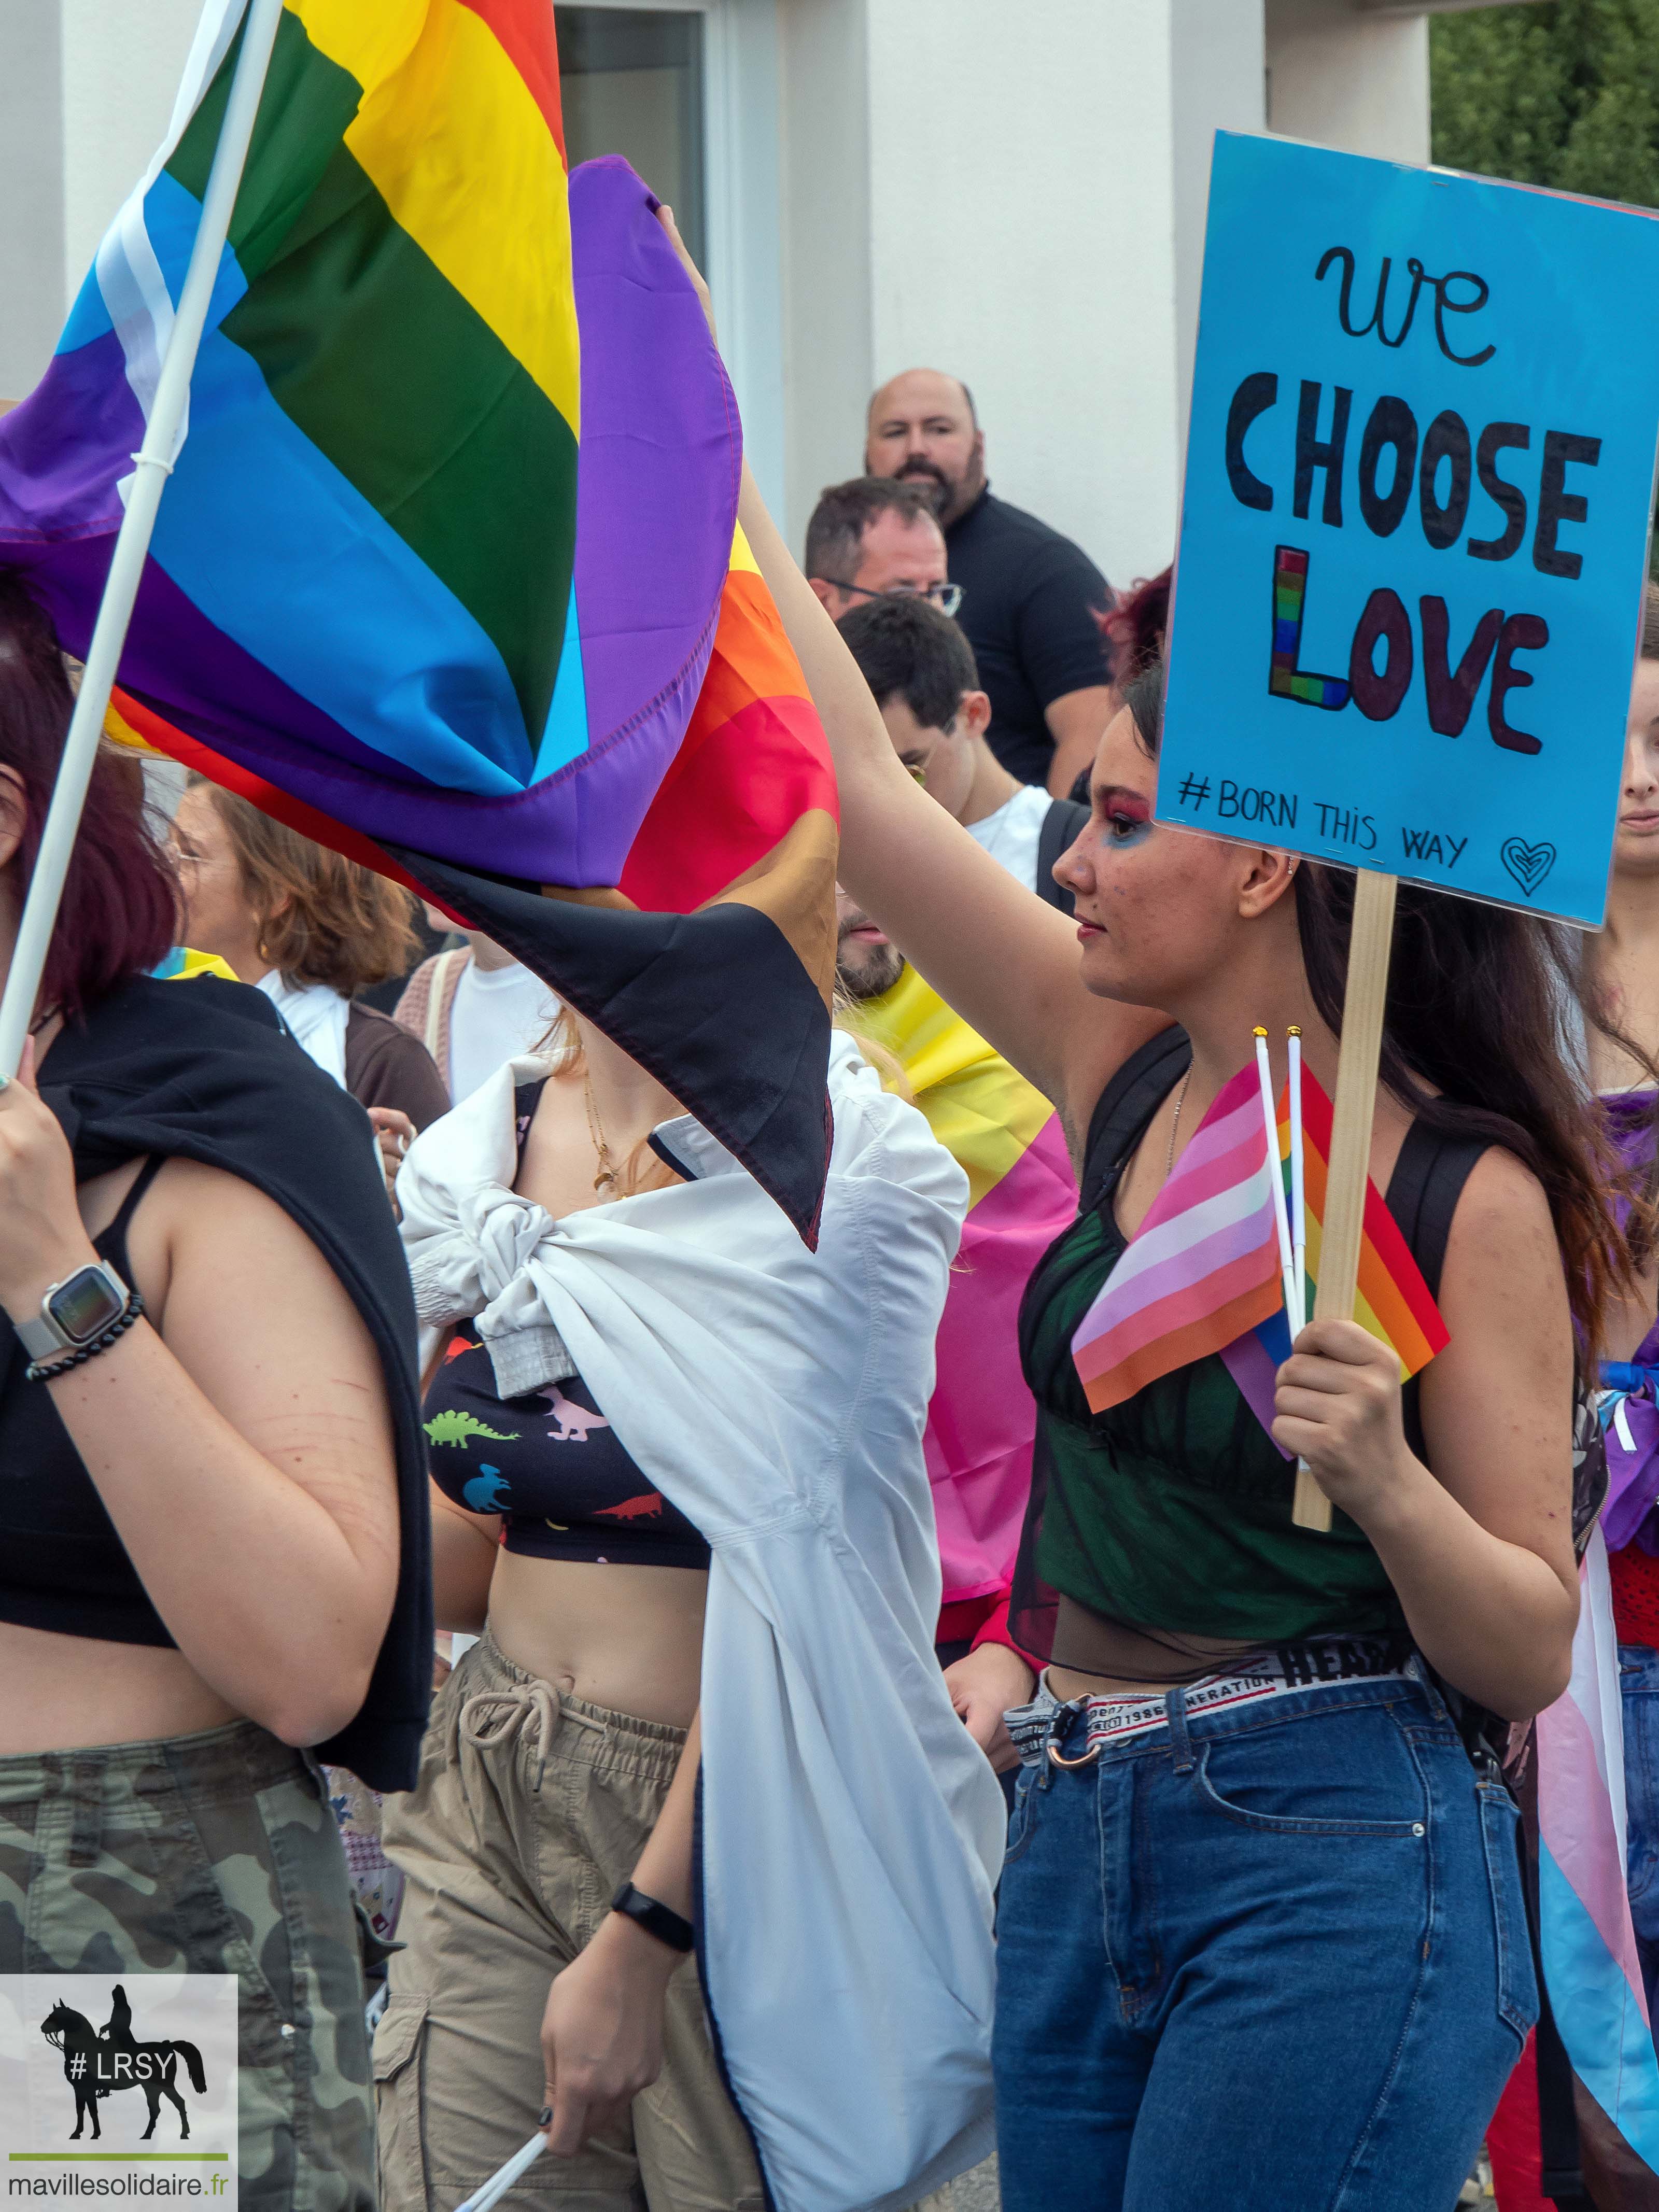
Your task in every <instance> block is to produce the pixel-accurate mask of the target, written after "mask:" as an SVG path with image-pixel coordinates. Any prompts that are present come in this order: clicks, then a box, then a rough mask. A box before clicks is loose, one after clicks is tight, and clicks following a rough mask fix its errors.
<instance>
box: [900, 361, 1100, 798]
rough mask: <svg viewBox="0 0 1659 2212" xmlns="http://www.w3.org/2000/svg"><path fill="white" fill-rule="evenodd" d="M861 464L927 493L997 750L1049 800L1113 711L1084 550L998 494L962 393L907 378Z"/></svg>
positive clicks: (920, 375) (945, 382)
mask: <svg viewBox="0 0 1659 2212" xmlns="http://www.w3.org/2000/svg"><path fill="white" fill-rule="evenodd" d="M865 466H866V469H867V470H868V471H869V473H870V474H871V475H872V476H873V477H898V478H899V479H900V480H901V481H902V482H904V483H920V484H926V485H929V486H931V487H932V488H933V494H934V498H935V501H936V504H937V507H938V512H939V524H940V527H941V528H942V529H943V530H944V532H945V547H946V550H947V552H948V555H949V558H950V564H951V582H952V583H953V584H960V585H961V586H962V587H963V598H962V605H961V607H960V609H959V611H958V612H957V621H958V622H959V623H960V624H961V625H962V628H963V630H964V632H965V633H966V635H967V637H968V641H969V644H970V645H971V646H972V647H973V648H974V657H975V659H976V660H977V662H978V663H979V672H980V681H981V684H983V686H984V688H985V690H986V691H987V693H988V694H989V696H990V700H991V709H992V718H991V727H990V732H989V735H990V743H991V750H993V752H994V753H995V755H996V757H997V758H998V759H999V760H1000V762H1001V763H1002V764H1003V766H1004V767H1005V768H1006V769H1008V770H1010V772H1011V773H1012V775H1017V776H1018V778H1019V779H1020V781H1022V782H1023V783H1040V784H1043V785H1046V786H1047V787H1048V790H1049V791H1051V792H1053V793H1054V795H1055V796H1056V797H1057V798H1063V797H1064V796H1065V795H1066V793H1067V792H1069V791H1070V789H1071V787H1072V784H1073V780H1074V779H1075V778H1076V776H1077V775H1079V772H1080V771H1081V770H1083V769H1086V768H1088V766H1089V765H1090V763H1091V761H1092V760H1093V758H1094V753H1095V747H1096V745H1097V744H1098V743H1099V740H1100V733H1101V732H1102V731H1103V729H1104V728H1105V726H1106V720H1107V715H1108V714H1109V710H1110V692H1109V688H1108V678H1109V667H1108V664H1107V658H1106V653H1105V648H1104V647H1103V642H1102V640H1101V635H1100V629H1099V626H1098V624H1097V623H1096V621H1095V616H1094V610H1096V609H1100V610H1102V611H1103V610H1104V609H1105V608H1107V607H1108V606H1109V605H1110V604H1111V599H1112V592H1111V586H1109V584H1108V583H1107V581H1106V579H1105V578H1104V577H1103V575H1102V574H1101V573H1100V571H1099V569H1098V568H1096V566H1095V564H1094V562H1092V561H1091V560H1090V558H1089V556H1088V555H1087V554H1086V553H1085V552H1084V551H1083V550H1082V548H1081V547H1080V546H1077V545H1074V544H1073V543H1072V541H1071V539H1070V538H1062V537H1061V536H1060V532H1058V531H1057V530H1051V529H1050V528H1049V527H1048V524H1047V523H1046V522H1039V521H1038V520H1037V519H1036V516H1035V515H1031V514H1027V513H1024V510H1023V509H1021V508H1019V507H1011V506H1010V505H1009V504H1008V502H1007V501H1006V500H1001V499H998V498H996V497H995V496H994V495H993V493H992V491H991V489H990V486H989V484H988V483H987V481H986V477H985V433H984V432H983V431H982V430H981V428H980V427H979V421H978V417H977V416H976V415H975V411H974V402H973V396H972V394H971V393H970V392H969V390H968V387H967V386H966V385H965V384H963V383H962V382H961V381H960V380H958V379H957V378H956V377H954V376H946V375H945V374H943V373H942V372H941V371H940V370H939V369H933V368H912V369H907V370H906V372H905V373H904V374H903V375H902V376H896V377H895V378H894V379H893V380H892V381H891V383H890V384H884V386H882V388H881V390H880V391H879V392H877V393H876V395H875V397H874V398H873V399H872V401H871V403H870V420H869V429H868V436H867V440H866V447H865Z"/></svg>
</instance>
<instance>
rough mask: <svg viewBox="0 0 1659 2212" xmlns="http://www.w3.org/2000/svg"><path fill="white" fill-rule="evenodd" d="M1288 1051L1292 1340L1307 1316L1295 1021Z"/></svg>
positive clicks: (1298, 1033) (1305, 1222)
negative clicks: (1293, 1269) (1293, 1280)
mask: <svg viewBox="0 0 1659 2212" xmlns="http://www.w3.org/2000/svg"><path fill="white" fill-rule="evenodd" d="M1285 1035H1286V1037H1287V1039H1288V1041H1289V1045H1290V1055H1291V1258H1292V1259H1293V1261H1295V1265H1296V1319H1295V1320H1294V1322H1292V1323H1291V1343H1292V1344H1294V1343H1295V1342H1296V1340H1297V1334H1298V1332H1299V1331H1300V1330H1301V1328H1303V1326H1304V1323H1305V1322H1306V1321H1307V1318H1308V1182H1307V1171H1306V1159H1305V1156H1304V1152H1303V1149H1302V1032H1301V1030H1299V1029H1298V1028H1297V1025H1296V1024H1295V1023H1294V1022H1292V1023H1291V1026H1290V1028H1289V1030H1287V1031H1286V1032H1285Z"/></svg>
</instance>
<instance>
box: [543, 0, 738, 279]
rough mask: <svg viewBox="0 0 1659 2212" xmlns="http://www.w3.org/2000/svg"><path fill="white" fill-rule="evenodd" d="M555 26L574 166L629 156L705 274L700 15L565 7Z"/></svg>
mask: <svg viewBox="0 0 1659 2212" xmlns="http://www.w3.org/2000/svg"><path fill="white" fill-rule="evenodd" d="M555 21H556V25H557V29H558V38H559V76H560V80H561V85H562V94H563V101H564V129H565V144H566V148H567V150H568V154H569V156H570V166H571V167H572V168H573V169H574V167H576V165H577V163H578V162H580V161H592V159H593V157H594V155H597V154H621V155H624V156H625V157H626V158H627V160H628V161H631V162H632V164H633V166H634V167H635V169H637V170H638V172H639V173H640V175H641V177H643V178H644V179H645V181H646V183H647V185H650V187H651V189H652V191H653V192H655V193H656V194H657V195H658V197H659V198H661V199H665V200H666V201H667V202H668V204H669V205H670V206H671V208H672V209H673V210H674V215H675V218H676V220H677V221H678V223H679V227H680V232H681V234H682V236H683V237H684V240H685V242H686V245H687V246H689V247H690V251H691V255H692V258H693V259H694V260H695V261H696V263H697V264H698V266H699V267H700V268H702V267H705V266H706V265H707V254H708V219H707V193H706V190H705V182H704V161H705V156H704V149H703V88H702V72H703V52H702V43H703V19H702V14H701V13H700V12H699V13H696V14H693V13H690V12H681V11H679V10H676V9H657V8H609V7H599V8H567V7H564V6H562V5H561V6H560V7H559V8H558V9H556V14H555Z"/></svg>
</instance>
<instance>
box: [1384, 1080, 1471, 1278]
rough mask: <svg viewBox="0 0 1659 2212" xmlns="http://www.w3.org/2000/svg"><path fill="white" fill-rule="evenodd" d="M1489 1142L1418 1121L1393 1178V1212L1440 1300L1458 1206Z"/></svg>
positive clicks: (1402, 1149)
mask: <svg viewBox="0 0 1659 2212" xmlns="http://www.w3.org/2000/svg"><path fill="white" fill-rule="evenodd" d="M1489 1141H1490V1140H1489V1139H1486V1138H1485V1137H1458V1136H1453V1135H1450V1134H1449V1133H1448V1132H1447V1131H1445V1130H1444V1129H1431V1128H1429V1127H1427V1126H1426V1125H1425V1123H1424V1122H1422V1121H1413V1123H1412V1125H1411V1127H1410V1128H1409V1129H1407V1132H1406V1141H1405V1143H1404V1144H1403V1145H1401V1147H1400V1155H1399V1158H1397V1159H1396V1160H1395V1164H1394V1173H1393V1174H1392V1175H1391V1176H1389V1192H1388V1207H1389V1212H1390V1213H1391V1214H1392V1215H1393V1216H1394V1218H1395V1225H1396V1226H1397V1228H1398V1229H1399V1231H1400V1233H1401V1236H1402V1237H1404V1238H1405V1240H1406V1242H1407V1244H1408V1245H1409V1246H1410V1248H1411V1254H1412V1257H1413V1259H1414V1260H1415V1261H1416V1262H1417V1264H1418V1266H1419V1268H1421V1270H1422V1273H1423V1279H1424V1281H1425V1283H1426V1284H1427V1285H1428V1286H1429V1295H1430V1297H1436V1298H1437V1297H1439V1295H1440V1270H1441V1268H1442V1267H1443V1266H1444V1265H1445V1260H1446V1239H1447V1238H1448V1237H1449V1236H1450V1235H1451V1225H1452V1216H1453V1214H1455V1212H1456V1211H1457V1201H1458V1200H1459V1199H1460V1198H1461V1197H1462V1194H1463V1186H1464V1184H1465V1183H1466V1182H1468V1179H1469V1177H1470V1176H1471V1175H1472V1174H1473V1173H1474V1164H1475V1162H1476V1161H1477V1160H1478V1159H1479V1158H1480V1155H1481V1154H1482V1152H1486V1150H1487V1149H1488V1146H1489Z"/></svg>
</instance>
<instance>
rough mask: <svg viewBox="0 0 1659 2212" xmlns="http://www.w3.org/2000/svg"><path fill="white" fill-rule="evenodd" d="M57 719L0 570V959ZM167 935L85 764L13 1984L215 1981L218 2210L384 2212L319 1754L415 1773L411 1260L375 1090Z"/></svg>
mask: <svg viewBox="0 0 1659 2212" xmlns="http://www.w3.org/2000/svg"><path fill="white" fill-rule="evenodd" d="M71 706H72V701H71V697H70V686H69V682H68V679H67V677H66V674H65V671H64V662H63V659H62V657H61V655H60V653H59V652H58V646H57V641H56V639H55V638H54V636H53V635H52V629H51V627H50V625H49V623H47V621H46V617H45V616H44V615H43V614H42V613H41V612H40V611H39V610H38V609H37V608H36V607H35V605H33V602H32V601H31V600H30V599H29V598H28V597H27V594H26V593H25V592H24V591H23V590H22V588H21V586H20V585H18V584H17V583H16V582H15V581H14V580H9V579H7V578H4V577H0V982H3V979H4V977H5V975H6V974H7V972H8V971H9V964H10V960H11V957H12V952H13V948H14V946H15V942H16V934H17V927H18V921H19V917H20V915H21V911H22V906H23V901H24V898H25V896H26V894H27V888H28V883H29V877H30V872H31V869H32V867H33V862H34V856H35V854H36V852H37V851H38V849H39V846H40V834H41V829H42V825H43V823H44V821H45V818H46V808H47V805H48V802H49V800H50V799H51V796H52V786H53V783H54V781H55V779H56V776H57V774H58V761H59V758H60V757H61V753H62V750H63V743H64V733H65V732H66V730H67V728H68V726H69V720H70V710H71ZM176 924H177V890H176V885H175V884H174V881H173V876H172V874H171V872H170V871H169V869H168V867H167V862H166V860H165V858H164V856H163V854H162V852H161V848H160V847H159V846H158V845H157V844H156V842H155V841H154V840H153V839H152V838H151V836H149V831H148V829H147V828H146V826H145V822H144V818H143V786H142V781H141V777H140V775H139V771H138V769H137V766H136V764H135V763H132V762H131V761H130V760H121V759H117V758H115V757H103V758H100V760H99V762H98V763H96V765H95V767H94V773H93V777H92V781H91V786H90V788H89V790H88V797H87V803H86V810H85V812H84V814H83V816H82V823H81V828H80V833H79V836H78V838H77V840H76V846H75V849H74V853H73V855H72V857H71V860H70V872H69V879H68V884H67V886H66V888H65V892H64V902H63V908H62V911H61V913H60V915H59V917H58V927H57V932H56V934H55V935H54V937H53V939H52V949H51V953H50V957H49V958H48V961H47V963H46V976H45V981H44V984H43V987H42V989H41V992H40V999H39V1001H38V1004H37V1006H36V1010H35V1013H34V1018H33V1037H32V1040H31V1049H30V1053H29V1054H28V1056H27V1058H26V1059H25V1061H24V1065H23V1068H22V1071H21V1073H20V1074H19V1075H17V1076H15V1077H13V1078H11V1079H9V1081H4V1082H0V1674H3V1678H4V1680H5V1685H6V1695H5V1698H4V1699H3V1702H0V1972H5V1973H9V1974H15V1973H25V1972H27V1973H29V1974H33V1975H38V1976H47V1977H50V1976H51V1975H52V1974H53V1973H54V1972H61V1973H64V1974H65V1975H68V1974H77V1973H86V1972H91V1971H93V1970H94V1968H95V1969H96V1970H97V1971H98V1972H100V1973H103V1974H110V1973H115V1974H125V1976H127V1977H128V1978H129V1980H128V1982H127V1984H126V1986H127V1989H128V1994H129V1996H130V1998H131V2000H132V2002H133V2006H134V2012H135V2018H136V2023H137V2024H136V2026H135V2029H134V2033H137V2035H138V2036H139V2038H140V2039H141V2040H142V2039H143V2021H142V2017H139V2015H141V2014H142V2007H141V2006H140V2004H139V2002H138V1991H139V1988H140V1987H141V1986H142V1978H143V1977H144V1976H147V1975H150V1974H154V1973H158V1972H160V1973H164V1974H167V1975H170V1976H182V1977H185V1979H186V1982H187V1981H188V1978H189V1977H191V1976H192V1975H206V1974H222V1973H228V1974H234V1975H235V1976H237V1978H238V1979H239V1981H240V2053H239V2052H238V2051H218V2052H214V2051H204V2053H203V2056H204V2058H205V2059H206V2061H207V2063H208V2064H209V2066H210V2067H214V2066H225V2065H228V2064H230V2063H234V2062H235V2061H236V2060H237V2058H238V2057H239V2056H240V2072H239V2075H238V2082H239V2105H240V2122H239V2126H240V2136H239V2150H238V2160H239V2167H240V2176H239V2187H240V2191H241V2196H242V2199H243V2202H244V2203H247V2204H251V2205H254V2206H258V2207H260V2208H262V2212H264V2208H269V2212H282V2208H285V2207H288V2206H289V2205H294V2204H305V2205H307V2206H313V2207H320V2208H326V2212H369V2208H371V2207H372V2206H373V2205H374V2201H375V2190H374V2135H373V2122H372V2115H371V2111H370V2103H369V2063H368V2039H367V2034H366V2032H365V2028H364V2022H363V1977H362V1957H361V1954H360V1945H359V1936H358V1931H357V1923H356V1917H355V1916H354V1912H353V1909H352V1904H351V1897H350V1891H349V1886H348V1883H347V1879H346V1871H345V1864H344V1860H343V1855H342V1852H341V1848H340V1842H339V1838H338V1836H337V1832H336V1829H335V1824H334V1821H333V1819H332V1818H331V1814H330V1812H329V1808H328V1806H327V1804H326V1802H325V1799H324V1796H323V1794H322V1790H321V1787H320V1785H319V1778H318V1768H317V1765H316V1762H315V1759H314V1758H313V1756H312V1749H313V1747H319V1749H320V1750H321V1752H322V1754H323V1755H324V1756H325V1757H328V1758H331V1759H334V1760H336V1761H337V1763H339V1764H341V1765H347V1766H349V1767H350V1768H351V1769H353V1770H354V1771H356V1772H357V1773H359V1774H361V1775H362V1777H363V1778H365V1780H367V1781H368V1782H369V1783H371V1784H375V1785H377V1786H379V1787H380V1788H383V1789H396V1788H401V1787H404V1786H406V1784H408V1782H409V1781H410V1779H411V1778H412V1774H413V1766H414V1759H415V1753H416V1747H417V1745H418V1741H419V1735H420V1729H421V1726H422V1718H423V1716H424V1711H425V1705H426V1701H427V1692H428V1686H429V1683H430V1680H431V1656H430V1645H431V1632H430V1609H429V1593H428V1560H427V1544H426V1529H427V1524H426V1501H425V1493H424V1469H423V1467H422V1453H421V1444H422V1438H421V1435H420V1430H419V1404H418V1400H417V1398H416V1374H415V1356H414V1353H415V1328H414V1314H413V1310H412V1306H411V1303H410V1295H409V1281H408V1273H407V1269H406V1267H405V1266H404V1261H403V1256H402V1254H401V1251H400V1250H399V1248H398V1237H397V1231H396V1228H395V1225H394V1224H393V1222H392V1215H391V1212H390V1210H389V1208H388V1207H387V1206H386V1199H385V1195H384V1193H383V1191H382V1189H381V1187H380V1179H379V1176H377V1174H376V1172H375V1169H374V1153H373V1150H372V1147H371V1144H370V1139H369V1131H368V1123H367V1121H365V1119H364V1116H363V1114H362V1109H361V1108H359V1107H358V1106H356V1105H355V1104H354V1103H352V1101H351V1100H350V1099H349V1098H348V1097H346V1095H345V1093H344V1092H343V1091H341V1090H340V1089H339V1088H338V1087H337V1085H334V1084H332V1083H331V1082H329V1081H328V1080H327V1079H326V1078H325V1076H323V1075H322V1074H321V1073H319V1071H318V1070H317V1069H316V1068H314V1067H313V1066H312V1065H311V1063H310V1062H309V1061H308V1060H307V1059H306V1058H305V1057H304V1055H303V1054H300V1053H298V1052H296V1051H295V1049H294V1047H293V1045H292V1043H291V1042H289V1040H288V1039H286V1038H285V1037H284V1036H283V1035H282V1033H281V1031H280V1029H279V1027H278V1025H277V1023H276V1016H275V1014H274V1012H272V1010H271V1007H270V1001H269V1000H267V999H265V998H264V997H263V996H262V995H261V994H259V993H258V992H255V991H251V990H247V989H245V988H244V987H242V986H241V985H240V984H238V983H229V982H225V981H221V980H219V979H217V978H215V977H212V976H206V977H201V978H197V979H192V980H189V981H178V982H161V981H154V980H152V979H151V977H150V975H149V970H150V969H153V968H154V967H155V966H156V965H157V963H160V962H161V960H162V959H163V958H164V957H165V956H166V955H167V952H168V950H169V948H170V947H171V945H173V939H174V938H175V935H176V934H177V927H176ZM133 1978H137V1980H136V1981H135V1980H134V1979H133ZM221 2078H222V2076H221ZM181 2086H182V2085H181ZM106 2109H107V2108H106ZM94 2124H95V2116H94Z"/></svg>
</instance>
